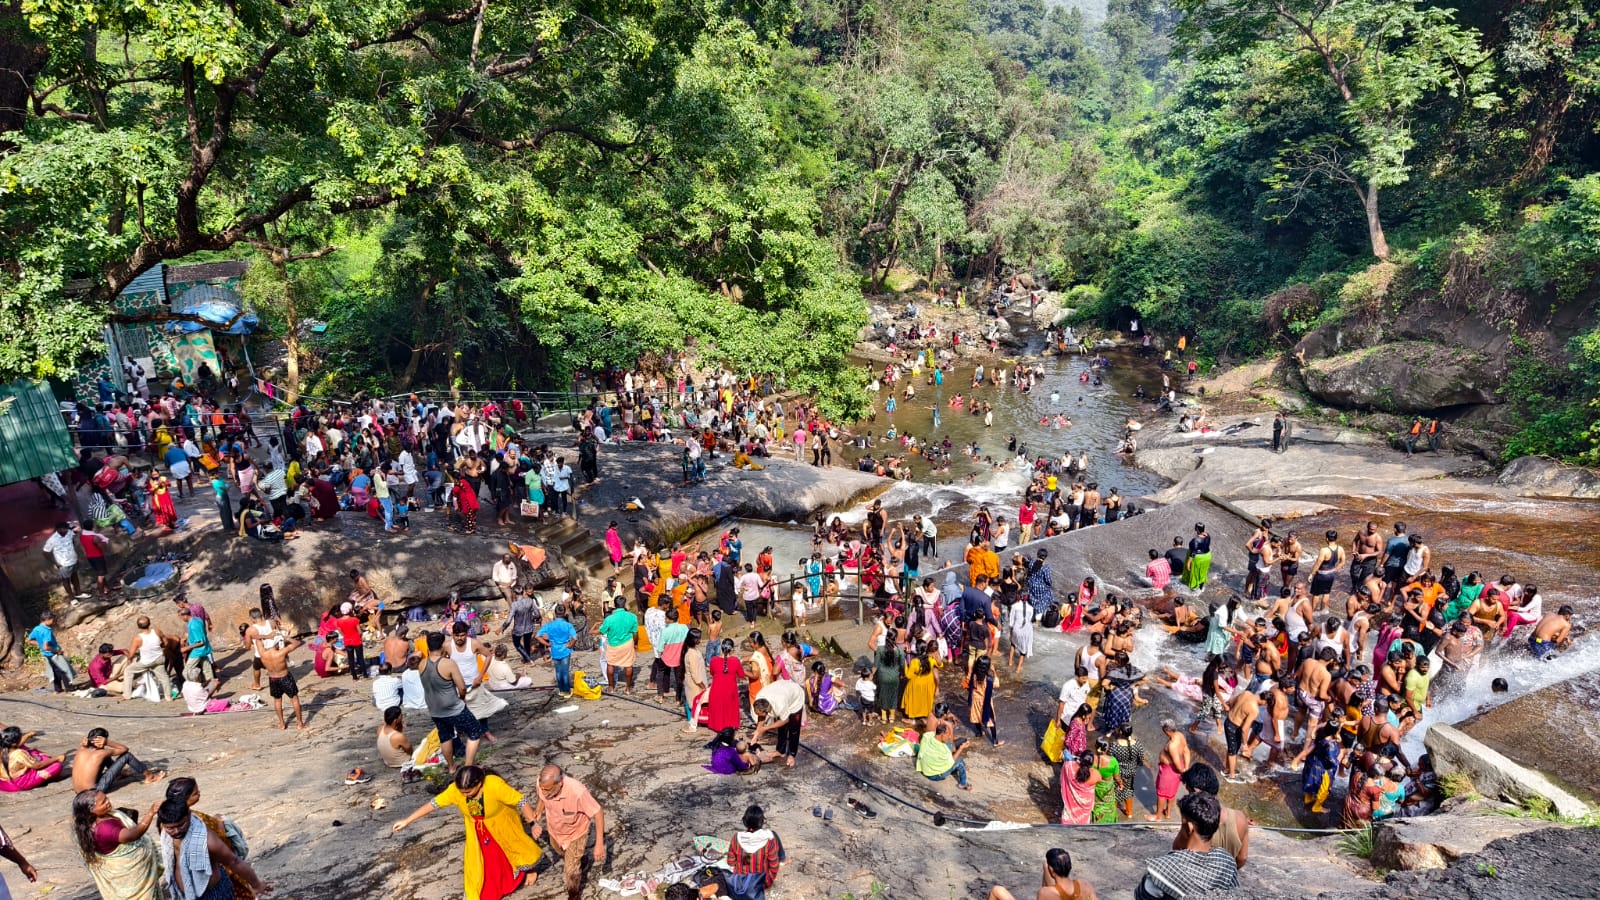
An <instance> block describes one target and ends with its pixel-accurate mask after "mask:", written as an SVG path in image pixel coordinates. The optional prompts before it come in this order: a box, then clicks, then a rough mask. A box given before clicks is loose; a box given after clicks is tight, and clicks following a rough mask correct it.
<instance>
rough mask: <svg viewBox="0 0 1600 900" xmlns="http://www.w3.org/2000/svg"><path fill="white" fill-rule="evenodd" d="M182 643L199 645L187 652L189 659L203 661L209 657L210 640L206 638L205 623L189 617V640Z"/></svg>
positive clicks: (197, 618) (194, 617) (195, 617)
mask: <svg viewBox="0 0 1600 900" xmlns="http://www.w3.org/2000/svg"><path fill="white" fill-rule="evenodd" d="M184 643H185V644H198V645H199V646H197V647H195V648H194V649H192V650H190V651H189V658H190V659H205V658H206V657H208V656H210V655H211V638H209V637H207V636H206V623H205V622H203V621H201V620H200V618H199V617H197V616H190V617H189V639H188V640H186V641H184Z"/></svg>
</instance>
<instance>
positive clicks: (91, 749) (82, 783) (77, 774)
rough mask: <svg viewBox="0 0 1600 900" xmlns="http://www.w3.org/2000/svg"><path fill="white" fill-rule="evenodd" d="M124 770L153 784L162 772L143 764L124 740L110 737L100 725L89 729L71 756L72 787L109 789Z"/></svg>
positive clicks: (103, 791) (146, 782)
mask: <svg viewBox="0 0 1600 900" xmlns="http://www.w3.org/2000/svg"><path fill="white" fill-rule="evenodd" d="M124 774H126V775H128V776H129V777H133V778H142V779H143V780H144V783H145V784H154V783H156V782H157V781H160V780H161V779H162V777H163V775H164V774H165V773H163V772H162V771H160V770H159V769H151V768H148V767H146V766H145V764H144V763H142V762H140V761H139V758H138V757H136V756H134V755H133V751H131V750H129V749H128V747H127V745H126V744H119V743H117V742H116V741H113V740H111V733H110V732H108V731H106V730H105V729H104V728H95V729H92V730H90V732H89V734H88V736H87V737H85V738H84V739H83V744H82V745H81V746H79V747H78V752H77V753H75V754H73V756H72V789H73V790H75V791H88V790H96V791H100V792H101V793H110V792H111V790H112V789H113V788H114V787H116V784H117V780H118V779H120V778H121V777H122V776H123V775H124Z"/></svg>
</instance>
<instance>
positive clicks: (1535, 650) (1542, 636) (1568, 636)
mask: <svg viewBox="0 0 1600 900" xmlns="http://www.w3.org/2000/svg"><path fill="white" fill-rule="evenodd" d="M1570 646H1572V607H1571V606H1562V607H1561V608H1560V609H1558V610H1556V611H1555V612H1553V613H1546V614H1545V615H1544V617H1543V618H1541V619H1540V620H1539V624H1537V625H1535V626H1533V634H1530V635H1528V652H1529V653H1532V654H1533V655H1534V657H1536V658H1538V659H1546V658H1548V657H1549V656H1550V654H1552V653H1554V652H1556V651H1557V650H1565V649H1567V648H1568V647H1570Z"/></svg>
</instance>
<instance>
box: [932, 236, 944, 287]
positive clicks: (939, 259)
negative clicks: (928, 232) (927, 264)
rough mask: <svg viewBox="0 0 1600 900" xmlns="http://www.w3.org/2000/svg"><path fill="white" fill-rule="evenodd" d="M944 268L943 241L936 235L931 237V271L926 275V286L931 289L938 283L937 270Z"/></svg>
mask: <svg viewBox="0 0 1600 900" xmlns="http://www.w3.org/2000/svg"><path fill="white" fill-rule="evenodd" d="M943 267H944V239H943V238H942V237H941V236H940V235H938V234H937V233H936V234H934V236H933V271H932V272H929V273H928V286H929V287H933V286H934V285H936V284H938V282H939V270H940V269H941V268H943Z"/></svg>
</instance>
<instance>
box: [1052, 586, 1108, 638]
mask: <svg viewBox="0 0 1600 900" xmlns="http://www.w3.org/2000/svg"><path fill="white" fill-rule="evenodd" d="M1099 596H1100V589H1099V588H1098V587H1096V586H1095V583H1094V576H1093V575H1091V576H1089V577H1088V578H1085V579H1084V580H1083V583H1082V584H1080V585H1078V596H1077V598H1076V599H1075V600H1073V602H1072V609H1071V610H1069V611H1068V612H1067V613H1066V615H1063V616H1062V617H1061V630H1062V631H1067V632H1072V631H1077V630H1079V629H1080V628H1082V627H1083V611H1084V610H1085V609H1088V608H1089V605H1090V604H1092V603H1093V602H1094V601H1095V598H1097V597H1099Z"/></svg>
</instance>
